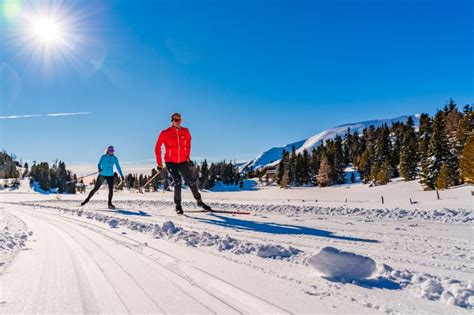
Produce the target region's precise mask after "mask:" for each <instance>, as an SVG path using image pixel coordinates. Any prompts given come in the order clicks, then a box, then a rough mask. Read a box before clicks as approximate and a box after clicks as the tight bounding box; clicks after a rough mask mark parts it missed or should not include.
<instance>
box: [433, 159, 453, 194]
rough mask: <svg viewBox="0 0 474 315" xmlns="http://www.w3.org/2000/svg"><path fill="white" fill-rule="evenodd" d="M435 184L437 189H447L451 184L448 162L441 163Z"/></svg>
mask: <svg viewBox="0 0 474 315" xmlns="http://www.w3.org/2000/svg"><path fill="white" fill-rule="evenodd" d="M435 186H436V188H437V189H446V188H448V187H449V186H450V179H449V170H448V166H447V165H446V162H442V163H441V167H440V169H439V173H438V176H437V177H436V185H435Z"/></svg>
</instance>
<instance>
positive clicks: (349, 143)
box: [342, 128, 353, 165]
mask: <svg viewBox="0 0 474 315" xmlns="http://www.w3.org/2000/svg"><path fill="white" fill-rule="evenodd" d="M352 137H353V136H352V134H351V128H347V131H346V134H345V137H344V141H343V143H342V145H343V152H344V164H346V165H347V164H350V163H352V159H353V156H352V147H353V140H352Z"/></svg>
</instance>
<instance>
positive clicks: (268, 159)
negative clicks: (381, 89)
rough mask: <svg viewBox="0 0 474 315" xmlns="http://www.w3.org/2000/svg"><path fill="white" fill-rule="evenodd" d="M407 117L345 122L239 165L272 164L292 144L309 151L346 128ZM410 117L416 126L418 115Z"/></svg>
mask: <svg viewBox="0 0 474 315" xmlns="http://www.w3.org/2000/svg"><path fill="white" fill-rule="evenodd" d="M408 117H409V116H400V117H395V118H391V119H375V120H367V121H361V122H357V123H350V124H345V125H341V126H337V127H334V128H330V129H326V130H324V131H322V132H320V133H317V134H315V135H313V136H311V137H309V138H307V139H305V140H301V141H297V142H293V143H290V144H287V145H284V146H282V147H273V148H271V149H269V150H267V151H265V152H263V153H262V154H260V155H258V156H257V157H256V158H254V159H253V160H250V161H248V162H247V163H245V164H244V165H243V166H242V167H241V170H242V171H245V170H249V169H250V168H252V169H259V168H262V167H265V166H271V165H274V164H276V163H278V162H279V161H280V158H281V154H282V153H283V150H286V151H291V150H292V147H293V146H295V148H296V153H301V152H303V150H309V151H310V150H312V149H313V148H314V147H317V146H318V145H319V144H320V143H322V142H324V141H327V140H329V139H334V138H335V137H336V136H337V135H340V136H343V135H344V134H345V133H346V131H347V128H350V129H351V132H352V133H354V132H356V131H357V132H358V133H359V134H361V133H362V131H363V130H364V129H365V128H367V127H369V126H371V125H373V126H374V127H379V126H382V125H383V124H387V125H388V126H389V127H390V126H391V125H392V124H393V123H395V122H406V121H407V119H408ZM412 117H413V120H414V122H415V126H418V124H419V119H418V117H419V116H418V115H413V116H412Z"/></svg>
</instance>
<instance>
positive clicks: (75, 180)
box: [66, 172, 99, 184]
mask: <svg viewBox="0 0 474 315" xmlns="http://www.w3.org/2000/svg"><path fill="white" fill-rule="evenodd" d="M97 173H99V172H94V173H92V174H88V175H85V176H81V177H79V178H77V179H74V180H71V181H68V182H66V184H70V183H74V182H77V181H78V180H80V179H83V178H84V177H89V176H92V175H95V174H97Z"/></svg>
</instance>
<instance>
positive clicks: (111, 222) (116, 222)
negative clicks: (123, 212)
mask: <svg viewBox="0 0 474 315" xmlns="http://www.w3.org/2000/svg"><path fill="white" fill-rule="evenodd" d="M107 223H109V226H110V227H111V228H113V229H115V228H116V227H118V226H119V220H117V219H111V220H109V222H107Z"/></svg>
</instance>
